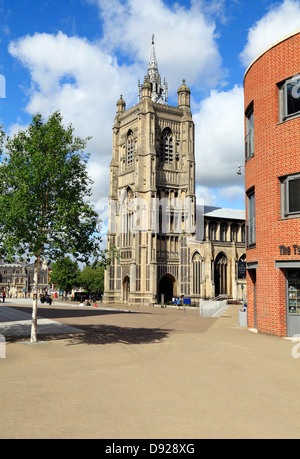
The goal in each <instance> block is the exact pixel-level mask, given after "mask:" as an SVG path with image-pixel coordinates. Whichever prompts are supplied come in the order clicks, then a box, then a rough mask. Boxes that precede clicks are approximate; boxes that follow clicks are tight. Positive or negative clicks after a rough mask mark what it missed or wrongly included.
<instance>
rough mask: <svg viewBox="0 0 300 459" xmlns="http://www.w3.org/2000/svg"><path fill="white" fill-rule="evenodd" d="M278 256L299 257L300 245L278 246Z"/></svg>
mask: <svg viewBox="0 0 300 459" xmlns="http://www.w3.org/2000/svg"><path fill="white" fill-rule="evenodd" d="M279 250H280V255H300V245H296V244H294V245H292V246H285V245H280V246H279Z"/></svg>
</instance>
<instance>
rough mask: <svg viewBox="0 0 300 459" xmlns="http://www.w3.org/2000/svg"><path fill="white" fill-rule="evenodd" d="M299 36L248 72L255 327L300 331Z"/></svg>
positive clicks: (251, 314) (250, 280)
mask: <svg viewBox="0 0 300 459" xmlns="http://www.w3.org/2000/svg"><path fill="white" fill-rule="evenodd" d="M299 56H300V31H299V30H298V31H297V32H295V33H293V34H291V35H289V36H287V37H284V38H282V39H281V40H280V41H278V42H277V43H274V44H273V45H271V46H270V47H269V48H268V49H267V50H266V51H264V52H263V53H262V54H261V55H260V56H258V57H257V58H256V59H255V60H254V61H253V62H252V64H251V65H250V66H249V68H248V69H247V71H246V74H245V78H244V89H245V135H246V157H245V161H246V166H245V181H246V202H247V209H246V211H247V231H246V236H247V237H246V241H247V284H248V325H249V326H250V327H254V328H256V329H257V330H258V331H260V332H263V333H268V334H273V335H278V336H294V335H296V334H300V58H299Z"/></svg>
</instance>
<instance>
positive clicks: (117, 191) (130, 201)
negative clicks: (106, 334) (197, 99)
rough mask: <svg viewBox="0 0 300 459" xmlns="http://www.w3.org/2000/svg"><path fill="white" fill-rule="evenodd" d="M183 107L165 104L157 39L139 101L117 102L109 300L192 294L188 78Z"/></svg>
mask: <svg viewBox="0 0 300 459" xmlns="http://www.w3.org/2000/svg"><path fill="white" fill-rule="evenodd" d="M177 93H178V105H177V106H170V105H168V104H167V100H168V87H167V83H166V81H165V80H164V81H163V84H162V82H161V77H160V74H159V71H158V65H157V60H156V55H155V46H154V36H153V37H152V47H151V53H150V61H149V66H148V71H147V75H146V76H145V78H144V82H143V84H142V85H140V83H139V84H138V103H137V104H136V105H134V106H133V107H131V108H128V109H127V110H126V105H125V101H124V100H123V98H122V96H121V97H120V99H119V101H118V102H117V113H116V117H115V121H114V125H113V142H112V144H113V146H112V161H111V164H110V190H109V203H110V206H109V208H110V213H109V229H108V234H107V240H108V243H107V244H108V249H110V248H111V247H115V248H116V249H117V251H118V253H119V256H118V257H115V258H114V259H113V261H112V263H111V265H110V266H109V267H108V268H107V270H106V277H105V292H104V301H106V302H124V303H127V302H129V303H138V302H139V303H140V302H144V303H147V304H153V303H156V302H160V301H161V297H162V294H163V298H164V300H165V301H169V300H171V298H172V297H181V296H183V295H190V294H191V293H192V292H190V282H189V279H190V262H189V260H190V253H189V251H190V249H189V248H188V237H189V236H192V235H193V234H194V232H195V230H194V227H195V223H196V222H195V208H196V202H195V157H194V123H193V120H192V114H191V109H190V90H189V88H188V86H186V84H185V80H183V82H182V85H181V86H180V87H179V89H178V91H177Z"/></svg>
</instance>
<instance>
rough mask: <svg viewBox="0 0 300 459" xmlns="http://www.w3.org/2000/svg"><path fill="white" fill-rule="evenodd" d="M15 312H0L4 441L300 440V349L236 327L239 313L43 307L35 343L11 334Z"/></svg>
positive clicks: (21, 309)
mask: <svg viewBox="0 0 300 459" xmlns="http://www.w3.org/2000/svg"><path fill="white" fill-rule="evenodd" d="M19 303H21V304H19V305H17V304H9V303H6V304H4V305H3V304H2V303H1V304H0V334H2V335H3V334H4V333H3V331H5V327H7V328H6V332H5V333H6V335H5V336H6V349H5V350H6V358H1V359H0V372H1V373H0V374H1V385H0V394H1V426H0V438H2V439H4V438H104V439H135V438H137V439H143V438H144V439H179V438H181V439H183V438H184V439H193V438H196V439H197V438H199V439H202V438H299V423H300V398H299V394H298V393H299V391H298V375H299V368H300V359H298V358H295V357H297V356H298V353H297V350H298V347H297V346H298V345H297V344H295V343H293V342H292V341H291V340H286V339H282V338H278V337H274V336H266V335H262V334H254V333H251V332H250V331H249V330H248V329H247V328H245V327H240V326H239V323H238V322H239V321H238V306H237V305H231V306H230V307H229V308H228V309H227V310H226V311H224V312H223V315H222V316H221V317H220V318H217V317H215V318H213V317H211V318H207V317H200V315H199V311H198V310H197V309H189V308H186V309H180V310H177V309H176V308H164V309H161V308H158V307H143V306H141V305H139V306H134V307H132V308H129V309H127V310H124V306H122V305H119V306H118V305H115V307H114V308H110V307H108V306H105V305H101V307H97V308H95V307H88V308H86V307H85V308H82V307H81V308H80V307H78V306H77V305H74V304H64V303H55V304H54V305H53V306H51V307H49V306H45V305H43V306H40V307H39V318H40V319H39V321H41V322H40V323H39V325H38V331H39V332H40V334H39V340H40V341H39V343H38V344H34V345H32V344H29V341H28V339H29V335H28V337H26V336H25V337H24V338H23V337H22V336H21V335H20V334H18V333H13V329H11V332H9V325H8V323H10V324H12V323H13V322H16V323H17V322H19V324H18V325H17V324H15V325H16V327H20V326H22V324H21V325H20V322H21V323H22V322H26V321H28V320H29V317H28V315H29V316H30V314H31V307H30V304H28V301H25V300H24V301H21V300H19ZM12 315H13V316H14V320H11V317H12ZM7 319H9V320H7ZM43 321H47V322H46V324H45V322H43ZM1 324H2V325H1ZM3 324H5V326H4V325H3ZM23 325H24V324H23ZM43 325H46V326H47V327H48V328H46V329H44V330H42V327H43ZM10 326H11V325H10ZM1 327H2V328H1ZM24 330H26V328H23V331H24ZM41 331H42V333H41Z"/></svg>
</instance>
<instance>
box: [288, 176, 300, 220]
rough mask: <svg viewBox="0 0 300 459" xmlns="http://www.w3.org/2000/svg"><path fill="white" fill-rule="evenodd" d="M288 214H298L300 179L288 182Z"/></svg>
mask: <svg viewBox="0 0 300 459" xmlns="http://www.w3.org/2000/svg"><path fill="white" fill-rule="evenodd" d="M289 212H290V213H292V212H300V178H299V179H295V180H289Z"/></svg>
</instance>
